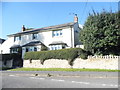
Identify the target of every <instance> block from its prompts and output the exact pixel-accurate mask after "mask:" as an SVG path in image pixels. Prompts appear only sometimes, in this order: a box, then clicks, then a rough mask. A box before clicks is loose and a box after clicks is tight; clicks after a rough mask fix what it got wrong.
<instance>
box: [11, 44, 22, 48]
mask: <svg viewBox="0 0 120 90" xmlns="http://www.w3.org/2000/svg"><path fill="white" fill-rule="evenodd" d="M20 47H21V46H20V45H13V46H12V47H10V49H13V48H20Z"/></svg>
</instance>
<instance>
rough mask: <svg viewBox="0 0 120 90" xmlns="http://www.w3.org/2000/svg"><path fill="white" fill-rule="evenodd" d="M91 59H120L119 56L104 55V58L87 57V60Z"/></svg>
mask: <svg viewBox="0 0 120 90" xmlns="http://www.w3.org/2000/svg"><path fill="white" fill-rule="evenodd" d="M91 58H96V59H97V58H101V59H120V56H113V55H106V56H97V55H95V56H88V59H91Z"/></svg>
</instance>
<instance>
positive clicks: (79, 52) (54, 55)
mask: <svg viewBox="0 0 120 90" xmlns="http://www.w3.org/2000/svg"><path fill="white" fill-rule="evenodd" d="M87 55H88V54H87V52H86V51H84V50H83V49H81V48H70V49H61V50H51V51H39V52H26V53H25V55H24V59H26V60H27V59H33V60H41V63H42V64H43V62H44V61H45V60H47V59H66V60H68V63H69V64H70V65H72V62H73V61H74V59H75V58H77V57H78V56H79V57H80V58H82V59H86V58H87Z"/></svg>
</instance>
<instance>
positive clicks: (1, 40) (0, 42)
mask: <svg viewBox="0 0 120 90" xmlns="http://www.w3.org/2000/svg"><path fill="white" fill-rule="evenodd" d="M4 41H5V39H2V38H0V46H1V45H2V43H3V42H4Z"/></svg>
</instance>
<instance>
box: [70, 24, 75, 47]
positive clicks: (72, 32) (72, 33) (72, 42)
mask: <svg viewBox="0 0 120 90" xmlns="http://www.w3.org/2000/svg"><path fill="white" fill-rule="evenodd" d="M70 28H71V47H72V48H74V31H73V29H72V26H70Z"/></svg>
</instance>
